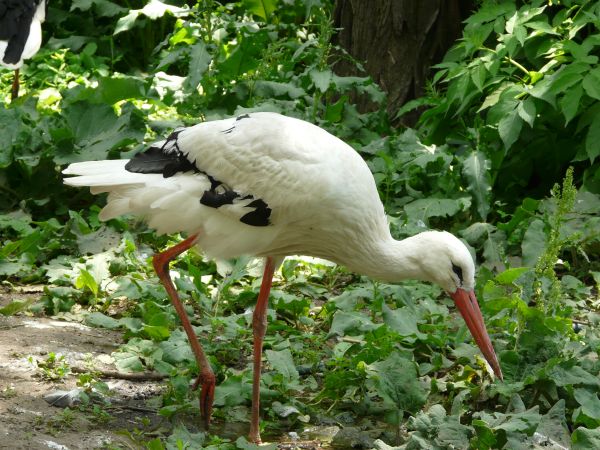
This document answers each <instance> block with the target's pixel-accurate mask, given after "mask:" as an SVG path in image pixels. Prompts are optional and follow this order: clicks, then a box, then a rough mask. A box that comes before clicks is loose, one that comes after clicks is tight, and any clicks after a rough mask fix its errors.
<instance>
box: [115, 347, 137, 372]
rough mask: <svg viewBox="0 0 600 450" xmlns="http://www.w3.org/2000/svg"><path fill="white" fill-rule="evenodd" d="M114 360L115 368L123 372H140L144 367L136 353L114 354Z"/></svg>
mask: <svg viewBox="0 0 600 450" xmlns="http://www.w3.org/2000/svg"><path fill="white" fill-rule="evenodd" d="M112 357H113V358H114V360H115V366H116V367H117V369H118V370H120V371H123V372H142V371H143V370H144V365H143V364H142V361H141V359H140V357H139V355H138V354H137V353H133V352H128V351H124V352H115V353H113V354H112Z"/></svg>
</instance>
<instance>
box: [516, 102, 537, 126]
mask: <svg viewBox="0 0 600 450" xmlns="http://www.w3.org/2000/svg"><path fill="white" fill-rule="evenodd" d="M517 113H519V117H521V119H523V120H524V121H525V122H527V123H528V124H529V126H530V127H532V128H533V122H534V121H535V114H536V110H535V102H534V101H533V99H532V98H531V97H527V98H526V99H525V100H523V101H521V102H519V105H518V106H517Z"/></svg>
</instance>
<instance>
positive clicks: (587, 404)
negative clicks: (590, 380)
mask: <svg viewBox="0 0 600 450" xmlns="http://www.w3.org/2000/svg"><path fill="white" fill-rule="evenodd" d="M574 396H575V400H577V403H579V404H580V405H581V411H582V412H583V413H584V414H585V415H586V416H588V417H591V418H592V419H596V420H600V400H599V399H598V392H597V390H595V391H594V392H592V391H590V390H588V389H575V395H574Z"/></svg>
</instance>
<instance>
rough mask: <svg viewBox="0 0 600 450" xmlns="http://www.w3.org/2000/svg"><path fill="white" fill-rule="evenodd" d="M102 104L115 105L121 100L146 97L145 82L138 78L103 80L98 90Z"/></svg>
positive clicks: (122, 77)
mask: <svg viewBox="0 0 600 450" xmlns="http://www.w3.org/2000/svg"><path fill="white" fill-rule="evenodd" d="M96 92H97V95H98V98H99V100H100V101H101V102H103V103H107V104H111V105H112V104H113V103H116V102H118V101H119V100H126V99H130V98H140V97H143V96H144V82H143V81H142V80H141V79H139V78H136V77H127V76H117V75H113V76H112V77H105V78H102V79H101V80H100V81H99V82H98V87H97V89H96Z"/></svg>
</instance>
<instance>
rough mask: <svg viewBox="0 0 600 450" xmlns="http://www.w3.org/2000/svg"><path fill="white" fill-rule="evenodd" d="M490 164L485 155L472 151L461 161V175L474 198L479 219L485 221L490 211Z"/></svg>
mask: <svg viewBox="0 0 600 450" xmlns="http://www.w3.org/2000/svg"><path fill="white" fill-rule="evenodd" d="M489 169H490V164H489V161H488V160H487V158H486V157H485V154H484V153H483V152H480V151H473V152H471V154H470V155H469V156H468V157H467V158H466V159H465V160H464V161H463V174H464V176H465V178H466V179H467V181H468V182H469V191H470V192H471V193H472V194H473V197H474V198H475V205H476V206H477V212H478V213H479V217H480V218H481V219H482V220H484V221H485V219H486V217H487V214H488V212H489V211H490V192H491V190H492V187H491V185H490V173H489Z"/></svg>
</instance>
